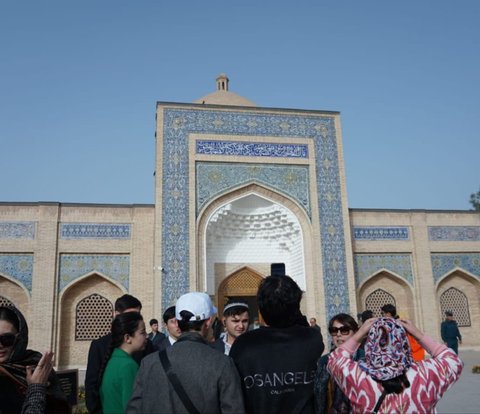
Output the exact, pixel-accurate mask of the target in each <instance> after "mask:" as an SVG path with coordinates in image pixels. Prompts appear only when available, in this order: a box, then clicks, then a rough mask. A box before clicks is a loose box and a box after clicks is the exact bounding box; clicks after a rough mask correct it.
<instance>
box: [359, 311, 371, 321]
mask: <svg viewBox="0 0 480 414" xmlns="http://www.w3.org/2000/svg"><path fill="white" fill-rule="evenodd" d="M370 318H373V312H372V311H371V310H369V309H367V310H364V311H363V312H362V313H361V314H360V319H361V320H362V322H365V321H366V320H367V319H370Z"/></svg>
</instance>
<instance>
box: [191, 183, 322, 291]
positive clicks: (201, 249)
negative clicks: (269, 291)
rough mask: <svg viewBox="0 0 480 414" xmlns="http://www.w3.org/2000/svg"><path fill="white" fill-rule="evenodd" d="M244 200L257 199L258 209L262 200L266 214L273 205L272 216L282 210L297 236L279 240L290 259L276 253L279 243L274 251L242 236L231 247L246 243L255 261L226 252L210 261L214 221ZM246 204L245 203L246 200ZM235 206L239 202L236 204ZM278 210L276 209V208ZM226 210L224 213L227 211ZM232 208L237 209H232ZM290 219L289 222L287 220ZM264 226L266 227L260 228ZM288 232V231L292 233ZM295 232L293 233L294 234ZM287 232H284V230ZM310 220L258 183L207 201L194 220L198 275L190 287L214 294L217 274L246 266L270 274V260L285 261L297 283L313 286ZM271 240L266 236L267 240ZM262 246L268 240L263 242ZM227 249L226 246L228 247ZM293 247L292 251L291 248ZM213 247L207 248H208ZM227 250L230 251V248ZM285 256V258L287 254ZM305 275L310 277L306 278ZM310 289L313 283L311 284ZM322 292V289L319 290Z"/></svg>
mask: <svg viewBox="0 0 480 414" xmlns="http://www.w3.org/2000/svg"><path fill="white" fill-rule="evenodd" d="M244 200H258V205H260V207H259V209H258V210H259V211H261V210H262V206H261V202H262V200H263V201H264V202H265V206H266V207H265V209H264V211H263V212H264V213H265V215H268V213H269V210H268V204H270V205H271V206H273V207H272V209H271V212H272V217H274V216H275V214H277V212H278V211H280V210H281V211H285V212H286V216H288V218H287V226H288V228H289V230H291V231H292V232H293V233H294V234H295V235H296V236H298V238H297V239H296V240H297V242H296V243H291V244H290V245H289V244H288V240H282V243H285V244H282V245H281V246H280V247H281V248H284V249H286V251H288V249H291V250H289V251H290V252H292V254H291V260H290V261H288V260H284V259H285V257H287V256H288V255H286V254H284V255H281V254H279V250H278V248H279V245H276V246H275V248H277V250H276V251H275V252H274V251H273V250H270V253H269V251H268V249H267V248H258V246H257V248H254V247H252V246H253V243H248V241H247V240H245V239H244V238H243V239H242V238H241V237H240V238H239V240H238V244H236V245H235V246H232V250H233V249H234V248H235V247H238V246H239V244H240V243H242V242H243V243H244V245H245V246H249V247H251V248H252V251H251V252H248V254H250V256H252V255H253V254H254V255H255V260H249V259H248V258H247V259H246V260H241V259H239V257H238V256H235V255H232V256H234V257H228V255H225V258H224V260H223V263H222V260H219V261H218V262H217V263H213V262H214V260H210V259H209V253H208V252H209V245H208V243H209V242H210V240H213V239H210V240H209V237H212V236H211V235H210V234H211V232H210V229H211V224H212V222H213V221H214V220H218V219H222V217H221V215H222V214H223V210H228V211H229V206H230V205H232V204H234V203H239V204H240V205H242V202H243V201H244ZM245 204H246V203H245ZM237 205H238V204H237ZM275 206H278V209H277V211H276V207H275ZM228 211H227V214H228ZM235 211H238V209H237V210H235ZM246 221H247V219H245V220H244V222H242V223H241V226H242V227H246V226H247V225H250V224H249V223H246ZM289 221H290V222H289ZM273 224H274V223H273V221H272V226H273ZM251 225H252V226H255V225H259V223H252V224H251ZM252 228H253V227H252ZM262 228H263V229H264V228H265V227H262ZM292 232H291V233H289V234H292ZM295 232H296V233H295ZM267 233H268V232H266V231H263V233H262V234H261V235H260V236H259V237H262V238H267V237H269V236H268V235H267ZM286 233H287V232H286ZM311 233H312V230H311V222H310V219H309V217H308V215H307V214H306V213H305V211H304V209H303V208H302V207H301V206H299V205H298V204H297V203H296V202H295V201H293V200H291V199H289V198H288V197H285V196H284V195H282V194H279V193H278V192H276V191H273V190H270V189H268V188H266V187H263V186H260V185H258V184H249V185H246V186H244V187H241V188H238V189H236V190H234V191H231V192H229V193H227V194H224V195H221V196H219V197H218V198H216V199H215V200H213V201H212V202H211V203H210V204H208V205H207V206H206V207H205V209H204V210H202V211H201V212H200V214H199V218H198V222H197V255H196V257H197V270H198V272H197V274H198V278H197V279H196V280H193V281H191V285H192V282H193V286H196V288H197V289H199V290H203V291H207V292H208V293H209V294H211V295H213V294H215V293H216V292H215V281H217V280H218V278H219V277H221V279H224V278H226V277H227V276H228V275H229V274H231V273H232V271H234V270H235V269H238V268H239V267H242V266H248V267H250V268H254V269H255V270H256V271H257V272H258V273H260V274H262V275H269V274H270V264H271V263H273V262H285V263H286V267H287V273H288V274H289V275H290V276H292V278H293V279H295V281H296V282H297V283H298V284H299V286H300V287H301V288H302V289H304V290H307V288H308V286H309V285H310V286H312V285H313V283H314V282H313V276H311V275H312V274H313V266H312V264H313V262H314V261H315V260H317V259H318V258H314V257H313V255H312V253H311V251H312V250H311V249H312V242H311V241H312V237H311ZM233 238H234V236H232V237H231V239H230V243H232V244H233V243H235V242H234V241H233ZM253 239H255V236H252V240H253ZM270 241H271V239H268V242H270ZM257 244H258V245H259V246H260V245H261V241H259V240H257ZM264 244H265V246H266V245H267V242H266V241H265V242H264ZM227 248H228V246H227ZM293 249H295V250H293ZM212 250H213V249H212V248H210V251H212ZM232 250H230V251H232ZM259 251H262V254H258V252H259ZM287 259H288V257H287ZM307 275H308V276H309V277H310V278H311V279H308V278H307ZM312 288H313V286H312ZM322 293H323V292H322Z"/></svg>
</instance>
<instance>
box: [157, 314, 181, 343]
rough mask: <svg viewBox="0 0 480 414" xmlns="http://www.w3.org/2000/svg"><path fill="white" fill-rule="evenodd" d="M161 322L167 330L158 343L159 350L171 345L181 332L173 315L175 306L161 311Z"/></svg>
mask: <svg viewBox="0 0 480 414" xmlns="http://www.w3.org/2000/svg"><path fill="white" fill-rule="evenodd" d="M163 324H164V326H165V329H166V330H167V335H166V336H165V337H164V338H163V339H162V340H161V341H160V343H159V344H158V350H159V351H163V350H164V349H166V348H169V347H171V346H172V345H173V344H174V343H175V342H177V339H178V338H180V335H181V334H182V331H181V330H180V328H179V327H178V322H177V318H176V316H175V306H170V307H169V308H167V309H165V312H163Z"/></svg>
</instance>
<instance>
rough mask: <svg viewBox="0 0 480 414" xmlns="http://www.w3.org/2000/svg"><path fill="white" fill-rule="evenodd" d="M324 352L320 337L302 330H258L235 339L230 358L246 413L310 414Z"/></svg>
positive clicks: (308, 329)
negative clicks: (235, 369)
mask: <svg viewBox="0 0 480 414" xmlns="http://www.w3.org/2000/svg"><path fill="white" fill-rule="evenodd" d="M324 348H325V346H324V344H323V340H322V336H321V335H320V333H319V332H318V331H317V330H315V329H311V328H307V327H304V326H293V327H290V328H282V329H280V328H271V327H261V328H260V329H255V330H253V331H249V332H246V333H245V334H243V335H241V336H240V337H238V338H237V339H236V340H235V342H234V343H233V346H232V349H231V351H230V357H232V358H233V360H234V361H235V365H236V366H237V369H238V371H239V373H240V376H241V379H242V388H243V392H244V397H245V408H246V410H247V413H249V414H256V413H288V414H298V413H302V414H304V413H305V414H306V413H313V412H314V398H313V380H314V377H315V371H316V368H317V361H318V359H319V358H320V356H321V355H322V353H323V350H324Z"/></svg>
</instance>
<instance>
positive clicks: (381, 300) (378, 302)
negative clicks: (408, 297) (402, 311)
mask: <svg viewBox="0 0 480 414" xmlns="http://www.w3.org/2000/svg"><path fill="white" fill-rule="evenodd" d="M387 304H390V305H393V306H396V302H395V298H394V297H393V296H392V295H390V293H388V292H386V291H385V290H383V289H377V290H375V291H374V292H372V293H370V295H368V296H367V298H366V299H365V310H367V309H368V310H371V311H372V312H373V316H375V317H376V318H379V317H380V316H382V311H381V309H382V307H383V306H384V305H387Z"/></svg>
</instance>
